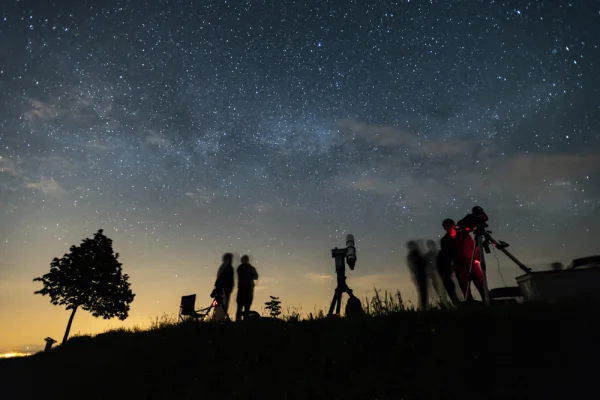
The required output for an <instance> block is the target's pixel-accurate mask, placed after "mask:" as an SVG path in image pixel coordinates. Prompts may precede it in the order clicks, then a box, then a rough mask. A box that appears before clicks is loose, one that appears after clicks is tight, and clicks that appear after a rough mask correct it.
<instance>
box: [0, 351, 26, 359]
mask: <svg viewBox="0 0 600 400" xmlns="http://www.w3.org/2000/svg"><path fill="white" fill-rule="evenodd" d="M30 355H31V353H19V352H18V351H15V352H12V353H4V354H0V358H16V357H27V356H30Z"/></svg>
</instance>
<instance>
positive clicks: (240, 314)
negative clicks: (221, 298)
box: [235, 301, 244, 321]
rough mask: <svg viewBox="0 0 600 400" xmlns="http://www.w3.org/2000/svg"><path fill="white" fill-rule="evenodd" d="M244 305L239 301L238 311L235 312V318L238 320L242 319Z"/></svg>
mask: <svg viewBox="0 0 600 400" xmlns="http://www.w3.org/2000/svg"><path fill="white" fill-rule="evenodd" d="M243 307H244V305H243V304H242V303H241V302H239V301H238V302H237V311H236V313H235V320H236V321H241V320H242V312H243Z"/></svg>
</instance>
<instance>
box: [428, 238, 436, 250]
mask: <svg viewBox="0 0 600 400" xmlns="http://www.w3.org/2000/svg"><path fill="white" fill-rule="evenodd" d="M427 248H428V249H429V251H436V250H437V246H436V245H435V242H434V241H433V240H428V241H427Z"/></svg>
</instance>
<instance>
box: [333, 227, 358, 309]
mask: <svg viewBox="0 0 600 400" xmlns="http://www.w3.org/2000/svg"><path fill="white" fill-rule="evenodd" d="M331 257H333V258H334V259H335V273H336V275H337V287H336V288H335V293H334V294H333V299H332V300H331V305H330V306H329V312H328V313H327V316H329V317H330V316H333V315H340V310H341V307H342V294H343V293H347V294H348V296H350V298H349V299H348V302H347V303H346V315H357V314H362V313H363V309H362V305H361V303H360V300H359V299H358V297H356V296H355V295H354V294H353V293H352V289H350V288H349V287H348V285H347V284H346V263H347V264H348V267H350V269H351V270H354V266H355V265H356V247H354V235H352V234H348V235H346V247H345V248H343V249H338V248H337V247H335V248H334V249H332V250H331ZM334 311H335V313H334Z"/></svg>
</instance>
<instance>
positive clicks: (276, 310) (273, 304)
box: [265, 296, 281, 318]
mask: <svg viewBox="0 0 600 400" xmlns="http://www.w3.org/2000/svg"><path fill="white" fill-rule="evenodd" d="M269 297H270V298H271V300H270V301H267V302H266V303H265V306H266V307H265V309H266V310H269V315H270V316H271V317H272V318H277V317H279V316H280V315H281V301H279V297H275V296H269Z"/></svg>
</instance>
